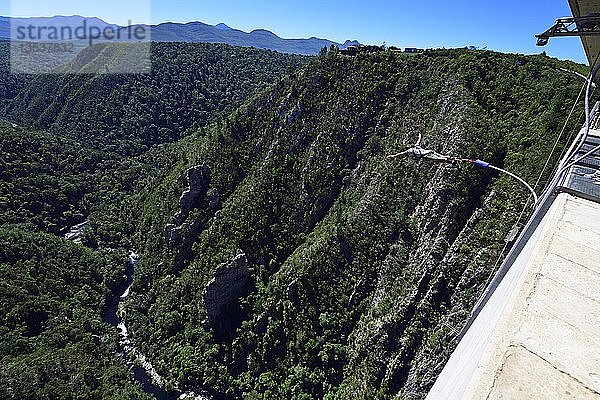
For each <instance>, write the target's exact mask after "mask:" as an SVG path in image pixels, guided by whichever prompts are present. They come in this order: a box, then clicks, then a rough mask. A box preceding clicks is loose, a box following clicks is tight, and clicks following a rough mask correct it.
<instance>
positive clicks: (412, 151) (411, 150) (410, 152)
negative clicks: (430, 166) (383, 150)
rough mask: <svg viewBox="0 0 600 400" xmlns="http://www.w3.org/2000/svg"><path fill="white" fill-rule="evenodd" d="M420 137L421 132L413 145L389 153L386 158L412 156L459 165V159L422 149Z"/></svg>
mask: <svg viewBox="0 0 600 400" xmlns="http://www.w3.org/2000/svg"><path fill="white" fill-rule="evenodd" d="M421 138H422V136H421V134H419V140H418V141H417V143H415V144H414V145H411V146H408V148H407V149H406V150H404V151H401V152H400V153H397V154H392V155H389V156H388V157H387V158H397V157H404V156H412V157H413V158H415V159H417V160H421V159H424V158H425V159H427V160H429V161H434V162H442V163H448V164H454V165H459V161H460V160H458V159H456V158H454V157H450V156H447V155H444V154H440V153H438V152H436V151H434V150H428V149H424V148H423V147H421Z"/></svg>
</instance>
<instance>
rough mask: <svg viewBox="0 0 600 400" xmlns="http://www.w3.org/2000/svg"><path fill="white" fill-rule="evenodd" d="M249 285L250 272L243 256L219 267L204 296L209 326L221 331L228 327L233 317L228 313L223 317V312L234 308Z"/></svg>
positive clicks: (238, 256) (240, 255) (239, 255)
mask: <svg viewBox="0 0 600 400" xmlns="http://www.w3.org/2000/svg"><path fill="white" fill-rule="evenodd" d="M249 285H250V271H249V270H248V260H247V259H246V255H245V254H243V253H241V254H238V255H237V256H236V257H235V258H234V259H233V260H232V261H230V262H228V263H224V264H221V265H220V266H219V268H218V269H217V271H216V272H215V274H214V277H213V278H212V279H211V281H210V282H209V283H208V286H207V287H206V293H205V295H204V306H205V307H206V311H207V313H208V320H209V322H210V324H211V326H213V327H214V328H217V329H218V330H222V329H223V328H225V327H226V326H228V325H230V322H231V321H229V319H231V318H232V317H233V315H230V313H229V312H228V313H227V315H225V311H228V310H231V309H232V308H235V306H236V304H237V301H238V300H239V298H240V297H242V296H243V295H244V294H245V293H246V291H247V289H248V287H249Z"/></svg>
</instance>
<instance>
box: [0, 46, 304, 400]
mask: <svg viewBox="0 0 600 400" xmlns="http://www.w3.org/2000/svg"><path fill="white" fill-rule="evenodd" d="M2 44H6V43H2ZM0 50H1V51H2V53H1V54H0V60H2V64H1V65H0V77H2V88H3V90H4V92H2V94H0V97H1V98H2V99H3V101H6V103H7V105H6V107H5V110H4V115H3V117H4V118H5V119H4V120H3V122H1V123H0V149H1V153H0V241H1V242H2V249H1V250H0V251H1V252H2V253H0V254H1V256H0V265H1V269H2V270H1V273H2V277H1V284H2V293H0V297H1V298H2V310H1V312H0V318H2V322H1V324H0V328H1V332H2V338H1V339H0V343H1V345H2V350H1V351H0V357H1V358H2V364H3V367H2V371H1V372H0V397H1V398H19V399H40V398H48V399H54V398H75V397H77V398H111V397H112V398H146V395H145V394H143V393H142V392H141V389H140V387H139V385H138V384H137V383H136V382H135V381H134V379H133V374H132V373H131V372H130V371H129V370H128V366H127V365H126V363H125V360H122V359H120V358H119V356H118V353H117V351H116V350H117V344H116V343H117V333H116V331H114V329H113V328H111V327H110V326H109V325H108V324H106V323H105V322H103V320H102V312H103V310H104V309H106V307H107V305H108V302H109V301H110V299H112V297H113V296H114V292H115V291H116V290H117V289H118V288H120V287H121V286H122V282H123V280H124V272H125V265H126V259H127V257H126V254H127V252H128V251H129V250H130V249H131V248H132V243H131V240H130V232H132V231H133V229H132V223H131V221H129V220H128V218H129V216H130V212H129V208H128V198H129V196H130V195H131V194H132V193H134V192H135V188H136V187H138V186H144V185H145V184H146V182H150V181H151V179H152V176H153V174H155V173H157V172H159V171H160V170H161V169H162V168H164V167H165V166H166V165H168V164H169V159H170V154H171V151H172V150H171V149H170V148H169V147H168V146H167V145H166V144H165V143H167V142H170V141H174V140H176V139H178V138H179V137H180V136H185V135H186V134H188V133H189V130H190V129H194V127H201V126H203V125H205V124H208V123H209V122H210V121H213V120H217V119H218V118H221V116H222V115H225V114H227V113H228V112H229V111H230V110H233V109H234V108H236V107H238V106H239V105H241V104H242V103H243V102H245V101H247V100H249V99H250V98H251V97H252V96H255V95H256V94H257V93H259V92H260V91H262V90H264V88H266V87H268V86H269V85H270V84H272V83H273V82H275V81H277V80H279V79H281V77H282V76H284V75H287V74H288V73H290V71H292V70H293V69H295V68H296V67H297V66H298V65H301V64H304V63H306V62H307V61H308V59H307V58H306V57H299V56H290V55H281V54H277V53H274V52H267V51H260V50H256V49H242V48H239V49H238V48H234V47H231V46H225V45H203V44H197V45H186V44H157V45H156V46H155V48H154V50H155V53H154V54H153V60H154V61H155V68H154V69H153V72H152V73H151V74H149V75H140V76H119V75H108V76H103V75H70V74H64V75H60V74H55V75H40V76H18V75H11V74H10V73H9V70H8V67H9V64H8V47H7V46H6V47H2V46H0ZM141 92H144V93H146V95H144V96H142V95H141V94H140V93H141ZM63 101H64V103H63ZM9 121H10V122H9ZM154 123H156V124H157V125H159V128H157V126H155V125H153V124H154ZM169 129H172V130H173V131H169ZM158 130H160V131H161V132H163V133H164V132H166V131H169V132H171V133H168V134H161V135H154V136H153V134H152V133H151V132H155V131H156V132H157V131H158ZM173 132H175V133H173ZM86 220H88V221H89V224H88V225H87V228H86V230H85V231H84V233H83V236H82V237H81V238H80V239H81V242H82V244H80V245H76V244H72V243H70V242H68V241H67V240H65V239H63V238H62V237H63V236H64V234H65V233H66V232H67V231H68V230H69V227H71V226H73V225H75V224H78V223H81V222H83V221H86ZM88 249H91V250H93V251H94V252H93V253H92V252H91V251H90V250H88ZM13 344H14V345H13ZM53 364H54V365H53ZM94 371H99V372H94Z"/></svg>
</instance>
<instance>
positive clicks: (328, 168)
mask: <svg viewBox="0 0 600 400" xmlns="http://www.w3.org/2000/svg"><path fill="white" fill-rule="evenodd" d="M567 64H568V65H567ZM560 66H567V67H569V68H571V69H577V68H580V66H577V65H574V64H571V63H561V62H557V61H556V60H551V59H548V58H546V57H544V56H528V57H525V56H519V55H505V54H497V53H492V52H483V51H468V50H437V51H428V52H426V53H424V54H419V55H406V54H394V53H391V52H380V53H375V54H366V55H359V56H357V57H353V58H349V57H343V56H340V55H339V54H337V52H336V51H332V52H329V53H328V54H323V55H322V56H321V57H319V59H318V60H315V61H314V62H313V63H311V64H310V65H308V66H306V67H303V68H301V69H300V70H298V71H296V72H294V73H293V74H291V75H290V76H289V77H288V78H285V79H284V80H282V81H280V82H278V83H277V84H276V85H275V86H274V87H272V88H270V89H268V90H266V91H264V92H263V93H261V94H260V95H259V96H258V97H255V98H253V99H252V101H250V102H249V103H247V104H245V105H244V106H242V107H241V108H239V109H237V110H236V111H235V112H233V113H232V114H231V115H230V116H229V117H228V118H226V119H225V120H222V121H218V122H217V123H214V124H211V125H210V126H208V127H206V128H203V129H200V130H198V131H197V132H196V133H195V134H193V135H191V136H189V137H187V138H185V139H184V140H183V141H181V142H180V143H178V144H177V145H176V146H174V147H172V148H171V149H172V154H171V156H170V159H169V163H170V164H171V165H169V166H168V168H166V169H164V170H163V172H162V174H160V175H161V176H160V178H159V179H158V180H156V181H153V182H151V183H149V184H148V186H147V187H146V188H144V189H143V190H141V192H140V193H139V194H138V195H137V196H136V200H135V201H134V202H133V206H132V208H131V210H132V215H133V217H132V220H133V221H136V223H135V226H134V228H135V230H136V232H137V233H136V235H135V236H134V243H136V245H137V246H138V250H140V251H141V255H142V259H141V264H140V265H139V267H138V270H137V272H136V280H135V283H134V288H133V291H134V294H133V295H132V297H130V299H129V301H128V304H127V310H128V313H127V322H128V324H129V327H130V331H131V332H132V335H133V338H134V339H135V341H136V342H137V344H138V345H139V347H140V349H142V351H143V352H144V353H145V354H146V355H147V356H148V357H149V358H150V359H152V360H153V361H154V365H155V366H156V367H157V368H158V369H159V370H160V373H161V374H162V375H163V376H166V377H167V378H168V379H169V380H170V381H171V382H172V383H175V382H176V383H178V384H179V385H182V386H184V387H191V388H206V389H208V390H210V391H211V392H212V393H213V394H214V395H216V396H217V397H226V398H289V399H311V398H314V399H318V398H327V399H348V398H364V399H374V398H380V399H386V398H393V397H394V396H396V395H400V398H404V399H420V398H423V397H424V396H425V394H426V392H427V389H428V388H429V387H430V386H431V385H432V384H433V381H434V380H435V377H436V374H437V373H438V372H439V371H440V370H441V368H442V367H443V363H444V361H445V360H446V359H447V357H448V356H449V354H450V353H451V351H452V349H453V346H454V338H455V336H456V334H457V331H458V330H459V329H460V328H461V326H462V324H463V323H464V322H465V320H466V318H467V316H468V313H469V311H470V310H471V307H472V306H473V305H474V303H475V301H476V300H477V298H478V296H479V295H480V294H481V293H482V291H483V289H484V287H485V285H486V283H487V281H488V278H489V277H490V275H491V274H492V273H493V268H494V265H495V262H496V260H497V258H498V257H499V256H500V252H501V249H502V247H503V245H504V243H505V240H506V238H507V236H508V234H509V232H510V231H511V229H512V228H513V225H514V223H515V222H516V219H517V216H518V214H519V213H520V211H521V209H522V208H523V207H524V206H525V204H526V200H527V193H526V192H525V191H524V190H523V189H522V188H521V187H520V186H519V184H518V183H516V182H515V181H513V180H511V179H510V178H506V177H504V176H503V177H499V176H497V175H495V174H492V173H490V172H488V171H486V170H475V169H474V168H472V167H463V168H459V167H456V166H452V165H445V164H444V165H440V164H431V163H427V162H417V161H415V160H414V159H393V160H392V159H388V158H386V156H387V155H389V154H392V153H395V152H397V151H399V150H403V149H404V148H406V146H407V145H409V144H412V143H415V142H416V140H417V138H418V137H419V135H422V136H423V143H422V144H423V146H424V147H428V148H433V149H435V150H438V151H440V152H443V153H447V154H450V155H453V156H460V157H469V158H480V159H484V160H488V161H490V162H493V163H494V164H495V165H497V166H500V167H505V168H507V169H509V170H511V171H514V172H515V173H517V174H519V175H520V176H522V177H523V178H524V179H526V180H528V181H529V182H535V180H536V178H537V175H538V173H539V172H540V170H541V166H542V165H543V163H544V161H545V159H546V157H547V156H548V154H549V152H550V149H551V147H552V143H553V141H554V139H555V137H556V136H557V134H558V132H559V130H560V128H561V127H562V123H563V122H564V121H565V119H566V115H567V113H568V111H569V109H570V107H571V105H572V102H573V101H574V100H575V98H576V97H577V93H578V91H579V88H580V85H581V83H580V82H579V81H578V80H577V78H576V77H573V76H570V75H568V74H564V73H562V72H561V71H559V70H558V69H557V68H558V67H560ZM579 123H580V121H576V120H572V121H571V125H570V126H569V127H568V129H569V131H573V130H574V129H576V127H577V125H578V124H579ZM563 144H564V143H561V144H560V146H559V147H562V146H563ZM556 156H557V155H555V156H554V158H553V161H554V162H555V161H556ZM548 173H549V171H548V172H547V173H546V174H545V176H544V177H543V180H545V179H547V177H548Z"/></svg>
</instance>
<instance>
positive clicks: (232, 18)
mask: <svg viewBox="0 0 600 400" xmlns="http://www.w3.org/2000/svg"><path fill="white" fill-rule="evenodd" d="M12 2H13V12H12V13H11V14H10V15H14V16H40V15H45V16H47V15H55V14H62V15H72V14H80V15H84V16H98V17H100V18H102V19H104V20H106V21H107V22H111V23H119V24H125V23H127V21H128V20H132V21H133V22H148V19H149V18H151V22H153V23H159V22H165V21H174V22H189V21H202V22H206V23H209V24H213V25H214V24H217V23H219V22H224V23H226V24H228V25H229V26H231V27H233V28H237V29H241V30H244V31H251V30H252V29H257V28H264V29H269V30H271V31H273V32H274V33H276V34H278V35H279V36H282V37H286V38H297V37H311V36H316V37H322V38H327V39H331V40H335V41H338V42H343V41H344V40H346V39H356V40H359V41H360V42H362V43H368V44H382V43H383V42H386V43H387V44H388V45H396V46H399V47H425V48H426V47H462V46H471V45H472V46H478V47H484V46H487V47H488V48H489V49H492V50H497V51H503V52H518V53H526V54H532V53H540V52H541V51H546V53H548V55H550V56H553V57H558V58H562V59H571V60H575V61H578V62H585V56H584V53H583V50H582V48H581V43H580V41H579V40H578V39H577V38H557V39H553V40H551V41H550V43H549V45H548V46H546V47H544V48H538V47H536V46H535V38H534V35H535V34H536V33H541V32H543V31H544V30H546V29H547V28H548V27H550V26H551V25H552V24H553V23H554V21H555V19H556V18H558V17H562V16H568V15H570V9H569V6H568V4H567V3H568V2H567V0H521V1H515V0H504V1H503V0H482V1H469V0H446V1H433V0H418V1H414V0H413V1H405V0H379V1H378V0H374V1H370V2H367V1H356V0H345V1H341V0H334V1H316V0H303V1H285V0H254V1H248V0H245V1H240V0H219V1H214V0H213V1H197V0H196V1H194V0H168V1H165V0H104V1H82V0H52V1H48V0H12ZM150 7H151V17H149V16H148V15H150V14H149V13H148V12H149V10H150ZM5 8H6V5H5ZM8 14H9V12H8V11H6V12H4V13H3V15H8Z"/></svg>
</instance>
